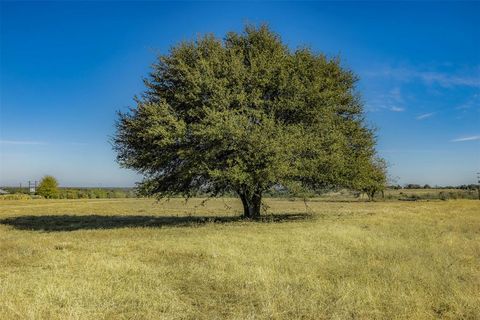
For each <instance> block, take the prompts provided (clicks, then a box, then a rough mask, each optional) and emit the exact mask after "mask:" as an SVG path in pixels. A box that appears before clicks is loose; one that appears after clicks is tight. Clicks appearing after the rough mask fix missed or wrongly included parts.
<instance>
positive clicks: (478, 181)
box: [477, 172, 480, 200]
mask: <svg viewBox="0 0 480 320" xmlns="http://www.w3.org/2000/svg"><path fill="white" fill-rule="evenodd" d="M477 190H478V200H480V172H477Z"/></svg>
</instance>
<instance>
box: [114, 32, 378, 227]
mask: <svg viewBox="0 0 480 320" xmlns="http://www.w3.org/2000/svg"><path fill="white" fill-rule="evenodd" d="M356 81H357V77H356V76H355V75H354V74H353V73H352V72H351V71H349V70H347V69H345V68H343V67H342V66H341V64H340V61H339V59H337V58H333V59H329V58H327V57H326V56H325V55H323V54H317V53H314V52H313V51H312V50H310V49H308V48H301V49H298V50H295V51H292V50H290V49H289V48H288V47H287V46H286V45H285V44H283V43H282V41H281V39H280V37H279V36H278V35H276V34H275V33H273V32H272V31H271V30H270V29H269V28H268V27H267V26H260V27H255V26H251V25H248V26H246V27H245V29H244V31H243V32H242V33H235V32H230V33H228V34H227V35H226V36H225V38H224V39H223V40H222V39H217V38H215V37H214V36H213V35H207V36H204V37H201V38H199V39H198V40H196V41H187V42H182V43H180V44H178V45H176V46H174V47H173V48H172V49H171V50H170V52H169V53H168V54H166V55H161V56H159V57H158V60H157V61H156V63H155V64H154V65H153V67H152V71H151V73H150V74H149V76H148V77H147V78H146V79H145V84H146V86H147V90H146V92H145V93H144V94H143V95H142V96H141V97H140V98H136V99H135V100H136V103H137V105H136V106H135V107H133V108H131V109H130V111H129V112H127V113H119V120H118V122H117V132H116V135H115V137H114V139H113V142H114V148H115V150H116V151H117V154H118V157H117V159H118V161H119V163H120V164H121V165H122V166H124V167H127V168H133V169H135V170H137V171H138V172H140V173H141V174H143V176H144V180H143V181H142V182H141V183H139V189H140V190H141V191H142V192H143V193H144V194H148V195H156V196H158V197H168V196H171V195H174V194H182V195H184V196H193V195H195V194H197V193H198V192H202V193H203V194H205V193H207V194H209V195H211V196H217V195H221V194H223V193H225V192H235V193H236V194H238V196H239V197H240V199H241V201H242V203H243V207H244V216H245V217H248V218H255V217H258V216H259V215H260V211H261V210H260V209H261V201H262V194H263V193H264V192H265V191H266V190H268V189H270V188H272V187H274V186H279V185H281V186H284V187H287V188H289V189H290V190H299V189H305V188H308V189H320V188H325V187H332V186H337V187H338V186H343V187H349V186H353V182H354V181H356V179H357V175H358V173H359V172H360V171H361V170H360V169H361V167H363V166H364V163H365V162H369V161H373V159H374V157H375V149H374V145H375V139H374V135H373V132H372V130H371V129H369V128H368V127H367V126H366V124H365V121H364V116H363V107H362V103H361V101H360V99H359V97H358V95H357V93H356V90H355V84H356ZM362 179H363V177H362Z"/></svg>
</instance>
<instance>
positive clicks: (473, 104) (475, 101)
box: [455, 93, 480, 110]
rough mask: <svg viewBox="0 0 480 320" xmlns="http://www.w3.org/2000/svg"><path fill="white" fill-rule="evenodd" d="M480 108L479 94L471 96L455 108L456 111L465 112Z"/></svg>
mask: <svg viewBox="0 0 480 320" xmlns="http://www.w3.org/2000/svg"><path fill="white" fill-rule="evenodd" d="M478 107H480V94H478V93H476V94H474V95H472V96H471V97H470V98H468V100H467V101H466V102H465V103H464V104H461V105H459V106H458V107H456V108H455V109H457V110H467V109H472V108H478Z"/></svg>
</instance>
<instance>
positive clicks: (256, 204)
mask: <svg viewBox="0 0 480 320" xmlns="http://www.w3.org/2000/svg"><path fill="white" fill-rule="evenodd" d="M239 196H240V199H241V200H242V204H243V217H244V218H247V219H258V218H259V217H260V209H261V206H262V195H261V194H258V193H253V195H251V196H248V195H247V194H245V193H241V192H239Z"/></svg>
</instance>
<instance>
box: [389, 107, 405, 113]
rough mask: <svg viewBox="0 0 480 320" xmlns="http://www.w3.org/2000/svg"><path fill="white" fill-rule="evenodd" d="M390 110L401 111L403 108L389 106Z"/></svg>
mask: <svg viewBox="0 0 480 320" xmlns="http://www.w3.org/2000/svg"><path fill="white" fill-rule="evenodd" d="M390 111H393V112H403V111H405V109H404V108H401V107H391V108H390Z"/></svg>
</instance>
